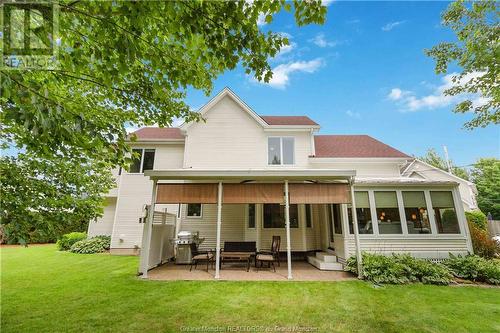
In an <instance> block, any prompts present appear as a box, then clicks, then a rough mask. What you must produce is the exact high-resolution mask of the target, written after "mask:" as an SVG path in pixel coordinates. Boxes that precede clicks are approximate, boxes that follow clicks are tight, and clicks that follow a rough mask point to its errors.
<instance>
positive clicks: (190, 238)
mask: <svg viewBox="0 0 500 333" xmlns="http://www.w3.org/2000/svg"><path fill="white" fill-rule="evenodd" d="M204 240H205V238H200V233H199V232H198V231H196V232H191V231H179V233H178V234H177V238H175V239H173V240H172V241H173V243H174V244H175V248H176V256H175V263H176V264H190V263H191V258H192V255H191V244H193V243H194V244H196V245H197V246H198V245H200V244H201V243H203V241H204Z"/></svg>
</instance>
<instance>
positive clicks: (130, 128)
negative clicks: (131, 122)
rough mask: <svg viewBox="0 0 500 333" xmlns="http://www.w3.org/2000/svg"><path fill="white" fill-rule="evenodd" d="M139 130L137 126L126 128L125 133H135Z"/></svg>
mask: <svg viewBox="0 0 500 333" xmlns="http://www.w3.org/2000/svg"><path fill="white" fill-rule="evenodd" d="M138 129H139V127H137V126H125V131H126V132H127V134H130V133H132V132H135V131H137V130H138Z"/></svg>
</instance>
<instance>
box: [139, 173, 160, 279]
mask: <svg viewBox="0 0 500 333" xmlns="http://www.w3.org/2000/svg"><path fill="white" fill-rule="evenodd" d="M156 190H157V180H153V194H152V195H151V205H150V206H149V210H148V216H147V219H146V223H144V229H143V232H142V246H141V260H140V265H139V273H142V278H143V279H147V278H148V268H149V252H150V251H151V234H152V231H153V217H154V213H155V203H156Z"/></svg>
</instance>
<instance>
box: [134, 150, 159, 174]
mask: <svg viewBox="0 0 500 333" xmlns="http://www.w3.org/2000/svg"><path fill="white" fill-rule="evenodd" d="M132 152H133V153H134V155H135V154H137V155H138V156H137V158H134V159H133V161H132V164H131V165H130V171H129V173H143V172H144V171H145V170H153V167H154V164H155V150H154V149H143V148H135V149H132Z"/></svg>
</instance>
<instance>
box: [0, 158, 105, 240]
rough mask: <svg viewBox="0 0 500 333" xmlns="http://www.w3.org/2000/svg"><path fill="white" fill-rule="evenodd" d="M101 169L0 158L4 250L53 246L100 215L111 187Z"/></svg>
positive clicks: (85, 163) (86, 162) (81, 163)
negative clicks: (6, 246) (38, 244)
mask: <svg viewBox="0 0 500 333" xmlns="http://www.w3.org/2000/svg"><path fill="white" fill-rule="evenodd" d="M108 169H109V167H108V165H107V164H105V163H104V164H103V163H101V162H99V161H95V160H91V159H86V158H83V157H76V156H72V157H67V158H58V157H55V158H37V157H36V156H33V155H32V154H28V153H26V154H24V153H20V154H19V155H18V156H16V157H8V156H5V157H1V158H0V177H1V178H0V181H1V184H2V195H1V196H0V206H1V207H2V209H1V210H0V218H1V221H0V222H1V224H2V226H3V231H4V237H5V238H6V240H7V243H9V244H27V243H33V242H55V241H56V240H57V239H58V238H59V237H61V236H62V235H63V234H66V233H68V232H72V231H84V230H86V227H87V224H88V221H90V220H92V219H94V218H96V217H98V216H100V215H102V213H103V204H104V200H103V197H102V194H103V193H106V192H107V191H109V189H110V188H111V187H112V186H114V181H113V180H112V178H111V173H110V172H109V171H108Z"/></svg>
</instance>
